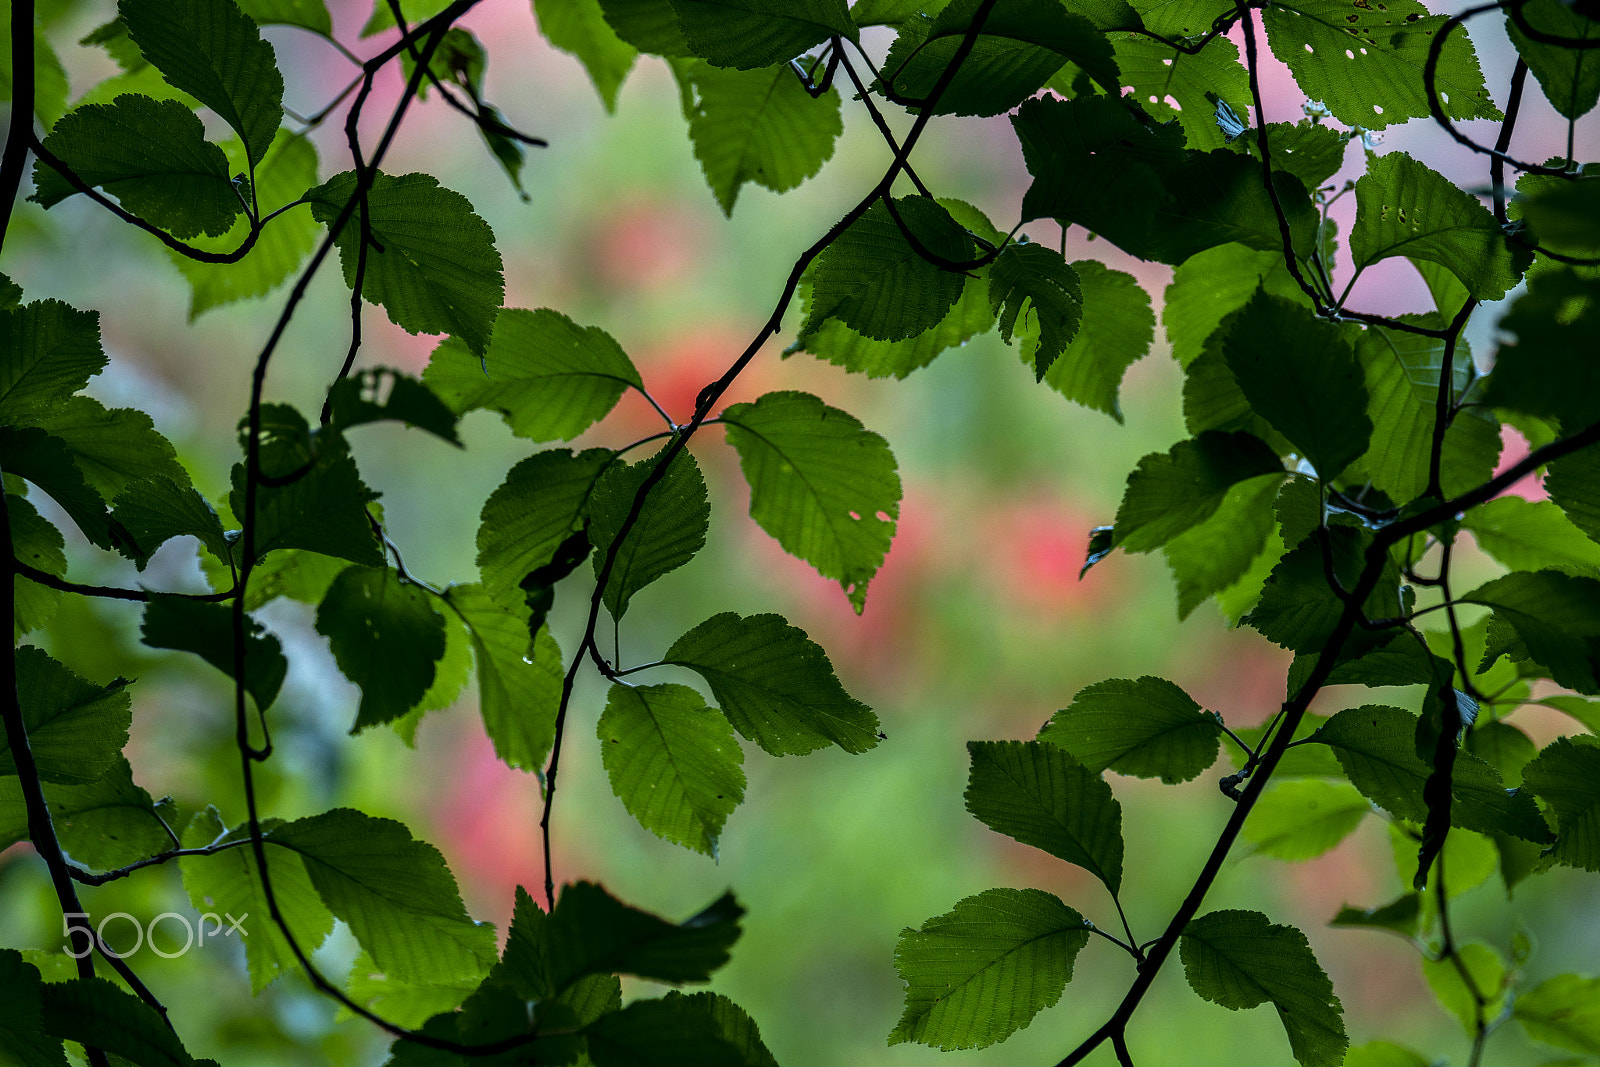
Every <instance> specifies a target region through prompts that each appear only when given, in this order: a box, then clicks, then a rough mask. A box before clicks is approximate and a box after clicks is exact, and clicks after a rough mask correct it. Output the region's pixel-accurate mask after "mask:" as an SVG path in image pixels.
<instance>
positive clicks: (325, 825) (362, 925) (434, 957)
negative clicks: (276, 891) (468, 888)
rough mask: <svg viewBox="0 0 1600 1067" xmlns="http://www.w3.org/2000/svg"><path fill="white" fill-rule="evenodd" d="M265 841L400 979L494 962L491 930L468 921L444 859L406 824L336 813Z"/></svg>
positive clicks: (299, 822)
mask: <svg viewBox="0 0 1600 1067" xmlns="http://www.w3.org/2000/svg"><path fill="white" fill-rule="evenodd" d="M267 839H268V840H269V841H270V842H271V843H272V844H274V845H279V846H282V847H283V848H287V849H290V850H292V851H294V852H296V853H298V854H299V855H300V858H301V860H302V861H303V862H304V863H305V868H306V874H307V875H308V876H309V877H310V879H311V884H312V885H313V886H315V887H316V890H317V892H318V893H319V894H320V895H321V896H322V899H323V902H324V903H326V904H327V906H328V910H330V911H331V912H333V914H334V915H335V916H337V917H338V918H340V919H343V920H344V921H345V922H346V923H348V924H349V925H350V930H351V932H352V933H354V934H355V936H356V940H357V941H359V942H360V943H361V947H362V948H364V949H366V950H367V952H369V953H370V954H371V955H372V958H373V960H374V961H375V962H376V963H377V964H378V966H380V967H382V968H383V969H384V970H386V971H388V972H389V973H391V974H394V975H397V976H399V977H400V978H401V979H402V980H405V981H422V980H426V979H429V978H432V979H441V978H443V979H450V978H456V977H464V976H469V975H480V974H483V973H484V972H486V971H487V970H488V968H489V965H490V964H491V963H492V962H493V961H494V958H495V938H494V927H492V926H489V925H488V924H486V923H475V922H473V921H472V919H471V918H469V917H468V916H467V912H466V909H465V908H464V907H463V906H462V904H461V897H460V895H459V893H458V892H457V890H456V881H455V878H453V877H452V876H451V874H450V871H449V869H448V868H447V867H446V866H445V863H444V858H443V857H442V856H440V855H439V852H438V850H437V849H435V848H434V847H433V846H432V845H430V844H427V843H425V842H422V841H417V840H414V839H413V838H412V836H411V831H410V830H409V829H407V828H406V826H405V825H404V824H403V823H398V822H395V821H393V820H392V819H378V818H374V817H373V816H371V815H367V814H365V813H363V812H359V811H355V810H352V809H350V808H335V809H333V810H332V811H327V812H323V813H322V814H321V815H313V816H311V817H309V818H305V819H296V820H295V821H294V822H288V823H283V824H282V825H280V826H277V827H274V828H273V830H272V831H271V832H270V833H269V834H268V835H267Z"/></svg>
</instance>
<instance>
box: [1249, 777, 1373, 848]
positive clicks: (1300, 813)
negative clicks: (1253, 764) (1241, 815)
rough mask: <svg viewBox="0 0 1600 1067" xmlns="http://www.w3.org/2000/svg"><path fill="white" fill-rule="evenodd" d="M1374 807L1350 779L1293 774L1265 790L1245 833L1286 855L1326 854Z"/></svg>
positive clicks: (1257, 843)
mask: <svg viewBox="0 0 1600 1067" xmlns="http://www.w3.org/2000/svg"><path fill="white" fill-rule="evenodd" d="M1371 810H1372V806H1371V805H1370V804H1368V803H1367V799H1366V798H1365V797H1363V796H1362V795H1361V794H1360V793H1359V792H1357V791H1356V788H1355V787H1354V786H1352V785H1350V784H1348V783H1346V782H1324V781H1322V780H1320V779H1317V778H1292V779H1289V780H1287V781H1282V782H1277V781H1275V782H1273V783H1272V784H1271V785H1270V786H1268V787H1267V791H1266V792H1265V793H1263V794H1261V799H1260V800H1259V801H1258V802H1257V803H1256V806H1255V809H1254V810H1253V811H1252V812H1251V813H1250V821H1249V822H1247V823H1245V826H1244V836H1245V839H1246V840H1248V841H1249V842H1250V843H1251V844H1253V845H1255V850H1256V851H1257V852H1261V853H1265V854H1266V855H1268V856H1273V857H1275V858H1277V859H1280V860H1308V859H1311V858H1312V857H1313V856H1320V855H1322V854H1323V853H1324V852H1327V851H1328V850H1329V849H1331V848H1333V847H1334V846H1336V845H1338V844H1339V842H1341V841H1343V840H1344V839H1345V838H1346V837H1348V836H1349V835H1350V832H1351V831H1352V830H1354V829H1355V828H1356V826H1357V825H1359V824H1360V822H1361V820H1362V819H1364V818H1365V817H1366V816H1367V813H1368V812H1370V811H1371Z"/></svg>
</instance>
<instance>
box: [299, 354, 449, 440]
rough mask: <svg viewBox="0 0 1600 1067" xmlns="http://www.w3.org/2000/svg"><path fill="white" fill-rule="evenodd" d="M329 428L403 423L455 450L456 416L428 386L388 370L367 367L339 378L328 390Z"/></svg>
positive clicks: (337, 428) (407, 375)
mask: <svg viewBox="0 0 1600 1067" xmlns="http://www.w3.org/2000/svg"><path fill="white" fill-rule="evenodd" d="M328 405H329V413H330V415H331V418H330V420H329V425H330V426H332V427H333V428H334V429H335V430H338V431H340V432H343V431H344V430H347V429H349V428H350V427H352V426H363V425H365V424H367V423H369V422H384V421H394V422H403V423H405V424H406V426H407V428H410V427H413V426H414V427H416V428H418V429H421V430H426V431H428V432H429V433H431V434H433V435H434V436H435V437H439V438H443V439H444V440H446V441H449V442H450V443H451V444H453V445H455V446H456V447H458V448H459V447H461V440H460V438H458V437H457V436H456V421H457V416H456V414H455V413H454V412H452V411H451V410H450V409H449V408H448V407H446V406H445V404H444V401H442V400H440V399H439V397H438V396H437V395H436V394H435V393H434V391H433V390H432V389H429V388H428V387H427V386H426V385H424V384H422V383H421V382H419V381H418V380H417V379H415V378H413V377H411V375H409V374H404V373H402V372H400V371H397V370H394V369H392V368H389V367H368V368H367V369H365V370H359V371H356V372H355V373H353V374H351V375H349V376H347V377H344V378H340V379H339V380H338V381H336V382H334V383H333V388H331V389H329V390H328Z"/></svg>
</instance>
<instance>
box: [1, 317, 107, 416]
mask: <svg viewBox="0 0 1600 1067" xmlns="http://www.w3.org/2000/svg"><path fill="white" fill-rule="evenodd" d="M106 363H107V360H106V354H105V351H104V349H102V348H101V347H100V314H99V312H96V311H79V310H77V309H76V308H72V307H69V306H67V305H66V304H63V303H62V302H61V301H59V300H39V301H35V302H34V303H32V304H25V305H23V306H22V307H12V308H7V309H6V310H4V311H0V420H3V421H5V422H15V421H16V420H17V419H18V418H19V417H21V416H25V415H28V414H31V413H35V412H43V411H48V410H49V409H51V408H53V407H55V406H56V405H58V404H61V403H63V402H64V401H66V399H67V398H68V397H70V396H71V395H72V394H73V393H76V392H77V391H78V390H80V389H82V388H83V387H84V386H86V385H88V384H89V379H90V378H91V377H93V376H94V375H96V374H99V373H100V372H101V371H102V370H104V369H105V366H106Z"/></svg>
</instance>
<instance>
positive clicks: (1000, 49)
mask: <svg viewBox="0 0 1600 1067" xmlns="http://www.w3.org/2000/svg"><path fill="white" fill-rule="evenodd" d="M980 6H981V5H980V4H979V3H978V0H952V2H950V3H948V4H945V5H944V6H943V8H942V9H940V10H939V11H937V12H933V13H929V14H923V13H921V12H918V13H916V14H913V15H911V16H910V17H909V18H907V19H906V20H905V21H904V22H902V23H901V24H900V34H899V36H898V37H896V38H895V42H894V44H893V46H892V47H890V49H889V54H888V55H886V56H885V57H884V60H883V67H882V70H883V77H884V82H885V84H886V86H887V88H888V89H889V90H891V91H892V92H893V93H894V94H895V96H896V97H899V98H904V99H906V100H908V101H912V102H916V101H921V100H925V99H927V97H928V96H929V95H931V93H932V92H933V88H934V86H935V85H936V84H937V83H938V81H939V79H940V77H941V76H942V75H943V74H944V71H945V68H946V67H948V66H949V65H950V61H951V60H952V59H953V58H954V57H955V52H956V49H957V48H958V47H959V46H960V45H961V42H962V40H963V39H964V38H965V37H966V36H967V34H968V32H969V31H970V29H971V27H972V23H973V19H974V17H975V15H976V14H977V12H978V10H979V8H980ZM1067 63H1075V64H1077V65H1078V66H1079V67H1080V68H1082V69H1083V70H1085V71H1087V72H1088V74H1089V75H1090V76H1091V77H1093V78H1094V79H1095V80H1096V81H1098V82H1099V83H1100V84H1101V85H1102V86H1105V87H1107V88H1109V89H1113V90H1114V89H1115V88H1116V87H1118V85H1119V84H1120V83H1119V81H1118V79H1117V64H1116V60H1115V59H1114V58H1113V56H1112V52H1111V43H1110V42H1109V41H1107V40H1106V38H1105V35H1104V34H1102V33H1101V32H1100V31H1099V30H1098V29H1096V28H1095V25H1094V23H1093V22H1091V21H1090V20H1089V19H1087V18H1085V17H1084V16H1083V15H1081V14H1078V13H1076V12H1075V11H1069V10H1068V9H1067V8H1066V7H1065V6H1064V5H1062V4H1057V3H1050V2H1048V0H1000V2H999V3H997V4H995V5H993V6H992V7H991V8H990V9H989V12H988V15H987V17H986V18H985V19H984V22H983V26H982V28H981V30H980V32H979V34H978V36H977V39H976V41H975V43H974V45H973V47H972V51H971V54H970V55H969V56H968V58H967V59H966V60H965V61H964V62H963V63H962V64H961V67H960V69H959V70H958V72H957V73H956V75H955V77H954V79H953V80H952V81H951V82H950V85H949V88H947V89H946V90H945V92H944V95H943V96H942V97H940V98H939V102H938V104H937V106H935V108H934V111H933V113H934V114H936V115H998V114H1001V113H1002V112H1005V111H1009V110H1011V109H1012V108H1014V107H1016V106H1017V105H1018V104H1020V103H1022V102H1023V101H1024V100H1026V99H1027V98H1028V97H1030V96H1032V95H1033V94H1034V93H1036V92H1038V91H1039V89H1040V88H1042V87H1043V86H1044V84H1045V82H1047V81H1049V80H1050V76H1051V75H1053V74H1055V72H1056V71H1058V70H1060V69H1061V68H1062V66H1063V65H1065V64H1067Z"/></svg>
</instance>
